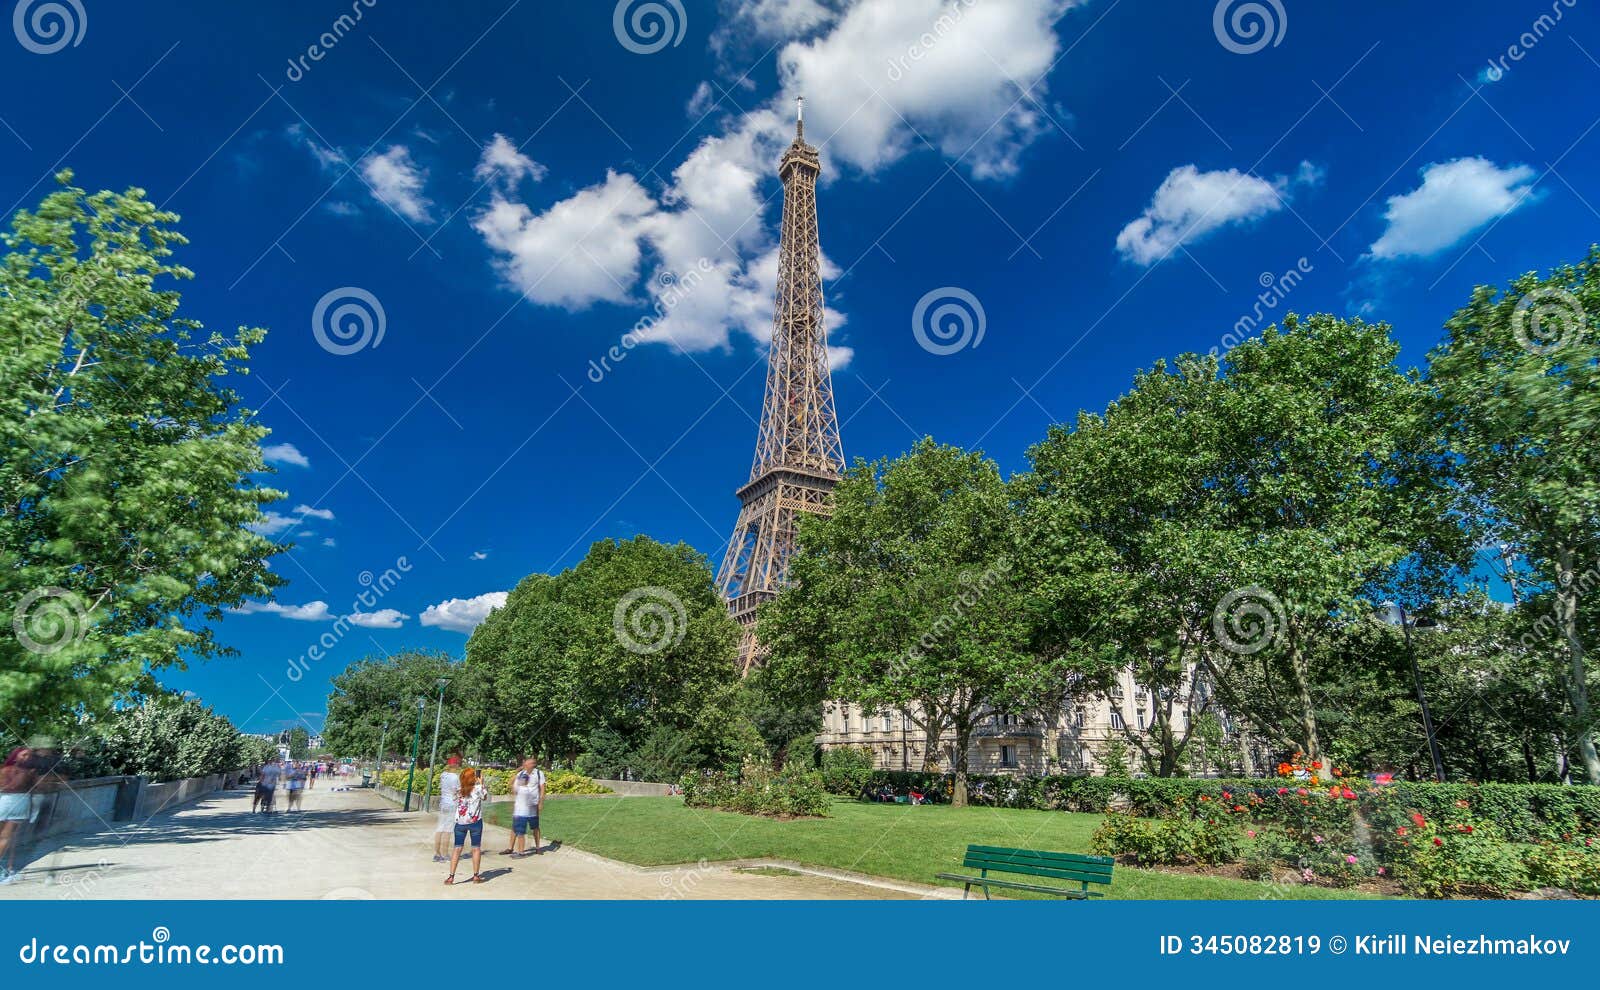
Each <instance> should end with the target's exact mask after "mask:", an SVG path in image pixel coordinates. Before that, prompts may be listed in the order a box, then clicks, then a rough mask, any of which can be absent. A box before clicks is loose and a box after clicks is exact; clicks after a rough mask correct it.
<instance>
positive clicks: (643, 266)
mask: <svg viewBox="0 0 1600 990" xmlns="http://www.w3.org/2000/svg"><path fill="white" fill-rule="evenodd" d="M1083 2H1084V0H984V2H983V3H980V4H969V3H957V4H951V3H950V2H949V0H859V2H856V3H854V4H853V5H845V4H843V3H836V2H832V0H828V2H814V0H758V2H755V3H745V4H735V5H731V7H730V8H729V12H730V16H731V20H730V21H729V22H728V24H727V26H726V27H725V29H723V30H719V32H718V34H717V37H716V38H715V39H714V45H720V46H726V45H728V44H735V43H741V42H744V43H748V42H750V41H752V40H754V41H758V42H761V41H765V42H766V43H764V44H763V45H762V47H763V48H764V47H768V46H769V45H770V41H768V40H766V39H778V38H795V39H796V40H794V41H791V42H790V43H789V44H788V45H787V46H786V47H784V49H783V51H782V53H781V56H780V58H779V60H778V72H779V80H778V82H779V85H778V90H777V92H776V93H775V94H774V95H773V96H772V97H771V98H770V99H769V100H767V101H766V102H764V103H760V104H758V105H757V106H756V107H755V108H754V109H752V110H750V111H749V112H747V113H740V114H735V115H732V116H730V117H729V118H728V119H727V120H725V121H724V122H723V124H722V126H721V128H720V130H719V131H718V132H717V133H715V134H713V135H711V136H709V137H706V138H704V139H703V140H702V141H701V142H700V144H699V145H697V146H696V147H695V148H694V150H693V151H692V152H690V153H689V155H688V156H687V157H686V158H685V159H684V161H683V162H682V163H681V164H679V165H678V166H677V168H675V169H674V170H673V172H672V174H671V181H670V182H669V183H668V184H667V186H666V187H665V188H664V189H662V190H660V191H659V193H658V194H654V195H653V194H652V193H651V192H650V191H648V190H646V189H645V188H644V187H642V186H641V185H640V184H639V183H638V182H637V181H636V180H635V179H634V178H633V177H632V176H630V175H626V174H619V173H617V172H615V171H608V172H607V173H606V178H605V180H604V181H603V182H602V183H599V184H597V185H592V186H589V187H587V188H584V189H581V190H580V191H579V192H577V193H575V194H574V195H572V196H570V197H568V198H567V199H564V200H562V201H560V202H557V203H555V204H554V205H552V206H550V207H548V208H547V209H545V210H544V211H543V212H537V213H536V212H535V211H534V210H532V209H531V208H529V207H528V206H527V205H526V204H524V203H522V202H520V201H518V200H517V199H515V198H514V197H512V196H511V195H510V194H501V195H496V196H495V198H494V199H493V201H492V202H491V205H490V206H489V208H488V209H487V210H485V211H484V212H483V213H482V214H480V215H479V217H478V218H477V219H476V220H475V221H474V227H475V228H476V229H477V231H478V233H479V234H480V235H481V236H482V237H483V238H484V240H485V242H486V243H487V244H488V245H489V246H490V248H491V249H493V250H494V251H495V252H497V254H498V255H499V257H498V264H499V267H500V269H501V271H502V273H503V274H504V275H505V276H506V278H507V280H508V281H509V282H510V284H511V285H512V286H513V287H515V288H517V289H518V290H519V291H522V292H524V293H525V294H527V295H528V297H529V298H530V299H532V300H533V301H535V302H538V303H542V304H545V305H554V306H561V307H563V308H566V309H570V310H580V309H584V308H586V307H588V306H590V305H593V304H594V303H597V302H612V303H618V304H623V305H635V306H637V305H638V304H639V303H641V302H644V303H646V304H648V305H649V309H648V310H647V311H646V312H648V314H649V315H650V317H651V319H652V321H653V322H652V324H651V325H649V326H647V327H646V328H645V330H644V332H642V333H641V334H640V335H639V336H640V337H642V338H643V339H645V340H649V341H657V342H661V343H666V344H668V345H670V346H672V347H675V348H677V349H679V350H682V351H703V350H708V349H714V348H722V347H726V346H728V344H729V339H730V334H731V333H732V332H733V331H742V332H744V333H745V334H747V335H749V336H750V337H751V338H753V339H755V340H757V341H758V342H765V341H766V340H767V339H768V337H769V336H770V333H771V321H772V299H773V292H772V286H771V280H770V279H769V277H768V274H769V270H772V271H775V267H776V266H775V254H774V250H775V248H774V238H773V236H772V232H771V230H770V229H769V227H768V226H767V221H768V220H769V219H775V214H776V201H775V199H774V198H773V197H772V195H771V194H772V191H773V190H772V183H773V182H775V181H776V176H775V174H774V172H775V165H776V162H777V159H778V158H779V156H780V155H781V153H782V151H783V149H784V148H785V147H786V146H787V145H788V144H789V143H790V141H792V140H793V137H794V110H793V107H794V97H795V96H796V95H799V94H802V93H808V94H810V95H811V99H810V101H809V102H808V104H807V107H806V113H807V119H806V133H807V136H808V138H809V140H811V141H812V142H813V143H819V144H820V145H821V151H822V154H823V156H824V159H825V163H824V181H827V180H828V179H831V178H834V177H837V176H838V175H839V174H840V172H841V171H845V170H856V171H860V172H865V173H875V172H878V171H880V170H882V169H884V168H887V167H888V166H890V165H892V164H894V163H895V162H898V161H899V160H900V159H901V158H903V157H905V156H906V155H908V154H911V153H912V152H913V151H916V150H918V149H919V148H922V147H925V146H926V145H927V144H932V145H933V147H934V148H936V149H937V150H938V151H939V152H941V153H942V154H944V155H945V156H946V157H948V158H949V159H951V160H952V161H955V160H959V161H960V163H961V167H962V168H965V169H967V170H968V171H970V172H971V173H972V174H973V175H974V176H975V177H978V178H995V177H1003V176H1008V175H1011V174H1013V173H1015V172H1016V171H1017V170H1018V168H1019V167H1020V162H1021V156H1022V154H1023V152H1024V151H1025V150H1026V149H1027V147H1028V146H1029V145H1030V144H1031V143H1032V142H1033V141H1034V140H1036V139H1037V138H1038V137H1039V136H1040V135H1042V134H1044V133H1045V132H1047V131H1050V130H1053V129H1054V127H1055V125H1054V124H1052V123H1051V122H1050V121H1049V120H1048V119H1047V118H1046V117H1045V116H1044V113H1043V111H1042V110H1041V107H1042V105H1043V102H1044V101H1045V100H1046V99H1047V95H1046V92H1045V86H1044V76H1045V74H1046V73H1047V72H1048V71H1049V69H1050V67H1051V66H1052V65H1053V64H1054V62H1055V61H1056V59H1057V57H1058V56H1059V54H1060V51H1061V43H1060V40H1059V38H1058V37H1057V35H1056V33H1055V30H1054V28H1055V22H1056V21H1057V19H1059V18H1060V17H1061V16H1062V15H1063V14H1064V13H1066V12H1067V11H1068V10H1070V9H1072V8H1074V7H1077V6H1081V5H1082V3H1083ZM719 50H720V48H719ZM715 91H716V88H715V87H712V86H711V85H709V84H702V85H701V86H700V87H698V88H697V89H696V91H695V94H694V96H693V97H691V99H690V101H689V107H690V110H691V112H694V113H696V115H698V113H700V112H704V111H705V110H706V109H709V108H710V107H712V106H713V105H715V103H716V99H715V95H714V93H715ZM1050 112H1051V114H1053V115H1055V116H1056V117H1057V119H1058V120H1059V119H1060V118H1061V117H1062V116H1063V115H1062V114H1061V113H1060V112H1058V111H1056V110H1051V111H1050ZM924 139H925V140H924ZM823 236H824V240H826V237H827V233H826V230H824V235H823ZM647 255H648V257H647ZM647 261H654V262H655V264H654V265H653V266H649V265H647ZM647 268H648V271H647ZM691 270H696V271H698V272H699V276H698V277H697V279H696V282H695V284H694V285H693V286H692V287H691V286H687V285H686V283H685V282H684V281H683V277H684V276H685V274H686V273H688V272H689V271H691ZM667 273H671V275H673V276H676V277H677V279H678V281H674V280H673V279H671V278H663V277H662V276H663V275H665V274H667ZM647 275H648V277H646V276H647ZM673 285H680V286H683V288H681V289H676V290H674V289H671V286H673ZM641 297H642V298H641ZM669 298H670V299H671V301H672V303H671V305H670V306H668V305H666V303H667V300H668V299H669ZM641 315H643V314H641ZM843 319H844V318H843V316H842V315H840V314H839V313H837V312H835V311H832V310H830V311H829V312H828V326H829V328H830V330H831V331H837V330H838V328H839V327H840V326H841V325H842V323H843ZM618 335H619V336H620V329H619V334H618ZM850 353H851V352H850V349H849V348H848V347H842V346H835V347H834V348H831V349H830V361H831V362H833V363H834V364H835V365H836V366H838V365H841V364H842V363H843V362H845V361H848V360H849V357H850Z"/></svg>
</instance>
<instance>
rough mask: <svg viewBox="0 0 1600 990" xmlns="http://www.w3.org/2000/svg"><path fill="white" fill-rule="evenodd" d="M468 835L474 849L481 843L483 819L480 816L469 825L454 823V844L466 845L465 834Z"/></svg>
mask: <svg viewBox="0 0 1600 990" xmlns="http://www.w3.org/2000/svg"><path fill="white" fill-rule="evenodd" d="M468 835H471V836H472V848H474V849H476V848H478V847H479V846H481V845H483V819H482V818H480V819H478V820H477V821H475V822H473V823H472V824H471V825H463V824H461V823H460V822H457V823H456V845H458V846H464V845H466V844H467V836H468Z"/></svg>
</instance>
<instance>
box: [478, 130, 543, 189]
mask: <svg viewBox="0 0 1600 990" xmlns="http://www.w3.org/2000/svg"><path fill="white" fill-rule="evenodd" d="M548 171H549V170H548V169H546V168H545V167H544V166H543V165H540V164H539V163H538V162H536V161H534V160H533V159H532V158H529V157H528V156H527V155H524V154H523V153H522V152H521V151H519V150H517V146H516V145H515V144H512V143H511V139H510V138H508V137H506V136H505V135H504V134H496V135H495V136H494V137H492V138H490V139H489V143H488V144H486V145H484V146H483V155H482V157H480V158H479V159H478V167H477V168H475V169H473V171H472V174H473V176H474V177H475V178H476V179H478V181H480V182H488V183H492V184H494V185H495V186H496V187H498V188H501V189H515V188H516V187H517V184H518V183H520V182H521V181H522V180H523V179H532V180H533V181H535V182H538V181H540V180H541V179H543V178H544V177H545V174H546V173H547V172H548Z"/></svg>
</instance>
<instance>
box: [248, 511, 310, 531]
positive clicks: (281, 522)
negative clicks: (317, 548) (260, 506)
mask: <svg viewBox="0 0 1600 990" xmlns="http://www.w3.org/2000/svg"><path fill="white" fill-rule="evenodd" d="M298 525H300V520H299V519H298V518H297V517H295V516H286V515H284V514H283V513H281V512H276V511H272V510H268V511H267V512H264V513H262V516H261V521H260V522H253V523H248V524H246V525H245V529H248V530H250V531H251V532H252V533H260V534H261V535H262V536H273V535H275V534H277V533H282V532H284V531H285V530H289V529H293V528H294V527H296V526H298Z"/></svg>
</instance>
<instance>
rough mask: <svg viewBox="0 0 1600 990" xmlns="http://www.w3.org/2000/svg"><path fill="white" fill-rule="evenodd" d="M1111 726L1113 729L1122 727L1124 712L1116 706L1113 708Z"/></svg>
mask: <svg viewBox="0 0 1600 990" xmlns="http://www.w3.org/2000/svg"><path fill="white" fill-rule="evenodd" d="M1111 727H1112V728H1113V729H1120V728H1122V713H1121V712H1119V711H1117V710H1116V709H1115V708H1113V709H1111Z"/></svg>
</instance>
